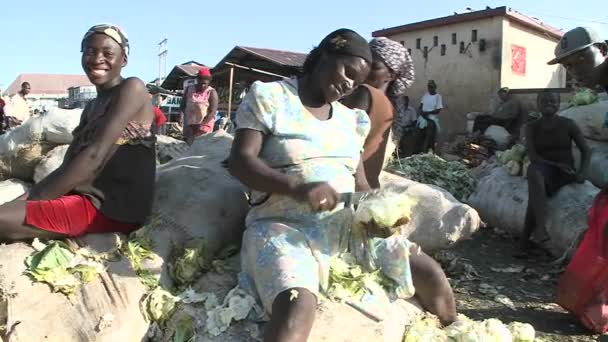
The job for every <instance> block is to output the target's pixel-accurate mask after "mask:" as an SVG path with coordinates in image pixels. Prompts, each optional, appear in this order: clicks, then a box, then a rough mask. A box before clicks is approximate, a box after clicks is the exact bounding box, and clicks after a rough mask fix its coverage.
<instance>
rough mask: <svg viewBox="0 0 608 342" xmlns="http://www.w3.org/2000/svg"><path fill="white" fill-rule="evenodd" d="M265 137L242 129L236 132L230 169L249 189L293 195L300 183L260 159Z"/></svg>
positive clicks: (259, 133)
mask: <svg viewBox="0 0 608 342" xmlns="http://www.w3.org/2000/svg"><path fill="white" fill-rule="evenodd" d="M263 141H264V135H263V134H262V132H260V131H256V130H252V129H241V130H238V131H236V134H235V136H234V141H233V142H232V149H231V151H230V158H229V160H228V169H229V171H230V174H232V175H233V176H234V177H236V178H238V180H240V181H241V182H242V183H243V184H245V185H246V186H248V187H249V188H252V189H255V190H258V191H262V192H269V193H276V194H282V195H292V194H293V192H294V190H295V189H296V187H297V185H298V182H297V180H296V179H295V178H293V177H290V176H288V175H285V174H283V173H281V172H279V171H277V170H275V169H273V168H271V167H269V166H268V165H266V163H265V162H264V161H263V160H262V159H260V158H259V157H258V155H259V154H260V151H261V150H262V143H263Z"/></svg>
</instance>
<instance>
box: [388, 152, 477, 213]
mask: <svg viewBox="0 0 608 342" xmlns="http://www.w3.org/2000/svg"><path fill="white" fill-rule="evenodd" d="M387 170H388V171H390V172H393V173H395V174H398V175H400V176H403V177H406V178H408V179H411V180H413V181H416V182H419V183H424V184H431V185H436V186H438V187H440V188H442V189H444V190H446V191H448V192H449V193H451V194H452V195H454V197H456V198H457V199H458V200H460V201H463V202H464V201H466V199H467V198H469V195H471V194H472V193H473V191H475V186H476V182H475V179H474V178H473V177H472V176H471V173H470V171H469V169H468V168H467V167H466V165H464V164H463V163H462V162H460V161H446V160H445V159H443V158H441V157H439V156H437V155H435V154H433V153H425V154H417V155H414V156H411V157H407V158H405V159H397V160H394V161H393V162H392V163H391V164H390V165H389V166H388V168H387Z"/></svg>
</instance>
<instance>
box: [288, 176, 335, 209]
mask: <svg viewBox="0 0 608 342" xmlns="http://www.w3.org/2000/svg"><path fill="white" fill-rule="evenodd" d="M292 197H293V198H295V199H297V200H298V201H301V202H308V204H309V205H310V207H311V208H312V210H314V211H329V210H333V209H334V208H335V207H336V204H338V193H337V192H336V190H334V188H332V187H331V185H329V184H328V183H326V182H313V183H305V184H300V185H298V186H296V188H295V189H294V191H293V194H292Z"/></svg>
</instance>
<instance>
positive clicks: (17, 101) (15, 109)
mask: <svg viewBox="0 0 608 342" xmlns="http://www.w3.org/2000/svg"><path fill="white" fill-rule="evenodd" d="M31 90H32V87H31V86H30V84H29V82H23V83H21V90H20V91H19V92H18V93H17V94H15V95H14V96H13V97H11V99H10V101H9V102H8V104H7V105H6V106H5V107H4V114H5V117H6V121H7V124H6V126H7V128H12V127H16V126H19V125H21V124H22V123H23V122H24V121H25V120H27V119H29V117H30V115H31V113H30V105H29V103H28V101H27V98H26V96H27V95H28V94H29V93H30V91H31Z"/></svg>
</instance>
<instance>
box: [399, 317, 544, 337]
mask: <svg viewBox="0 0 608 342" xmlns="http://www.w3.org/2000/svg"><path fill="white" fill-rule="evenodd" d="M439 326H440V325H439V322H438V320H437V319H436V318H434V317H424V318H422V319H421V320H419V321H418V322H416V323H414V324H413V325H412V326H411V327H410V328H409V329H408V330H407V332H406V334H405V337H404V339H403V341H404V342H422V341H425V342H426V341H436V342H444V341H445V342H447V341H454V342H465V341H466V342H469V341H471V342H476V341H479V342H485V341H496V342H533V341H534V338H535V335H536V332H535V331H534V327H532V326H531V325H530V324H527V323H520V322H513V323H511V324H509V325H508V326H507V325H505V324H503V323H502V322H501V321H500V320H498V319H495V318H490V319H486V320H484V321H481V322H478V321H473V320H471V319H469V318H468V317H466V316H464V315H458V319H457V320H456V322H454V323H452V324H451V325H449V326H448V327H446V328H444V329H440V328H439Z"/></svg>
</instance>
